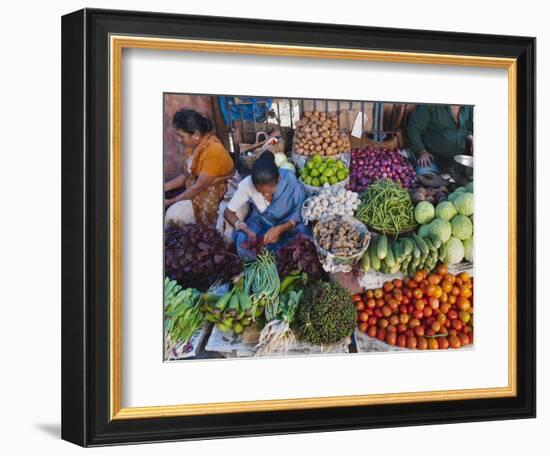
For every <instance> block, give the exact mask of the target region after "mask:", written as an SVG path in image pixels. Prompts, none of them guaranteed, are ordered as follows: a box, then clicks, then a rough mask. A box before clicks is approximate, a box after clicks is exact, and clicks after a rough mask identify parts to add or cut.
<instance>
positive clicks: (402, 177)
mask: <svg viewBox="0 0 550 456" xmlns="http://www.w3.org/2000/svg"><path fill="white" fill-rule="evenodd" d="M381 179H388V180H392V181H393V182H398V183H400V184H401V186H403V187H404V188H414V187H416V186H417V185H418V179H417V177H416V173H415V172H414V168H413V166H412V165H411V164H410V163H409V162H408V160H407V159H406V158H405V157H403V156H402V155H401V154H400V153H399V151H398V150H397V149H393V150H388V149H381V150H376V149H374V148H373V147H367V148H366V149H353V150H352V151H351V164H350V175H349V189H350V190H351V191H353V192H357V193H361V192H362V191H363V190H365V189H366V188H367V187H368V186H369V185H370V184H372V183H373V182H375V181H377V180H381Z"/></svg>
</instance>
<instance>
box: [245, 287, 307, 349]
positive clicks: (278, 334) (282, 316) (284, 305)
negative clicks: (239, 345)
mask: <svg viewBox="0 0 550 456" xmlns="http://www.w3.org/2000/svg"><path fill="white" fill-rule="evenodd" d="M303 293H304V292H303V290H300V291H294V290H290V291H289V292H288V293H285V294H284V295H282V296H281V297H280V300H279V306H278V310H277V315H276V318H275V319H273V320H271V321H269V322H268V323H267V324H266V325H265V326H264V328H263V329H262V332H261V333H260V339H259V341H258V345H256V348H257V351H256V355H255V356H268V355H271V354H273V353H274V352H279V353H286V352H287V351H288V349H289V348H290V346H291V345H292V344H293V343H294V341H295V340H296V336H295V335H294V332H293V331H292V329H290V325H291V324H292V322H293V321H294V317H295V315H296V311H297V309H298V304H299V303H300V300H301V299H302V295H303Z"/></svg>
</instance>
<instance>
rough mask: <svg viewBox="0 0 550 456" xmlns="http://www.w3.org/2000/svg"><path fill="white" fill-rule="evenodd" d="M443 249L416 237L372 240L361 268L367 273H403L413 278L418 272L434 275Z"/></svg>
mask: <svg viewBox="0 0 550 456" xmlns="http://www.w3.org/2000/svg"><path fill="white" fill-rule="evenodd" d="M440 247H441V242H440V241H438V240H434V239H432V238H429V237H425V238H423V237H420V236H418V235H417V234H416V233H413V234H412V235H411V237H406V238H402V239H398V240H396V241H393V242H392V241H389V240H388V238H387V236H384V235H381V236H379V237H378V239H376V240H374V239H371V242H370V244H369V248H368V249H367V251H366V252H365V254H364V255H363V257H362V258H361V268H362V269H363V271H365V272H367V271H369V270H370V269H374V270H375V271H380V272H382V273H384V274H397V273H398V272H401V273H402V274H404V275H406V276H411V277H412V276H413V275H414V273H415V272H416V271H419V270H421V269H426V270H427V271H431V270H432V269H433V268H435V267H436V266H437V262H438V259H439V248H440Z"/></svg>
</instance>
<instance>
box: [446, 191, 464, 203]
mask: <svg viewBox="0 0 550 456" xmlns="http://www.w3.org/2000/svg"><path fill="white" fill-rule="evenodd" d="M462 193H464V192H453V193H449V196H447V200H448V201H450V202H451V203H454V202H455V200H456V199H457V198H458V197H459V196H460V195H462Z"/></svg>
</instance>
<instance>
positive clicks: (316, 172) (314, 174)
mask: <svg viewBox="0 0 550 456" xmlns="http://www.w3.org/2000/svg"><path fill="white" fill-rule="evenodd" d="M319 174H321V173H320V172H319V170H318V169H316V168H313V169H312V170H311V172H310V173H309V175H310V176H311V177H319Z"/></svg>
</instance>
